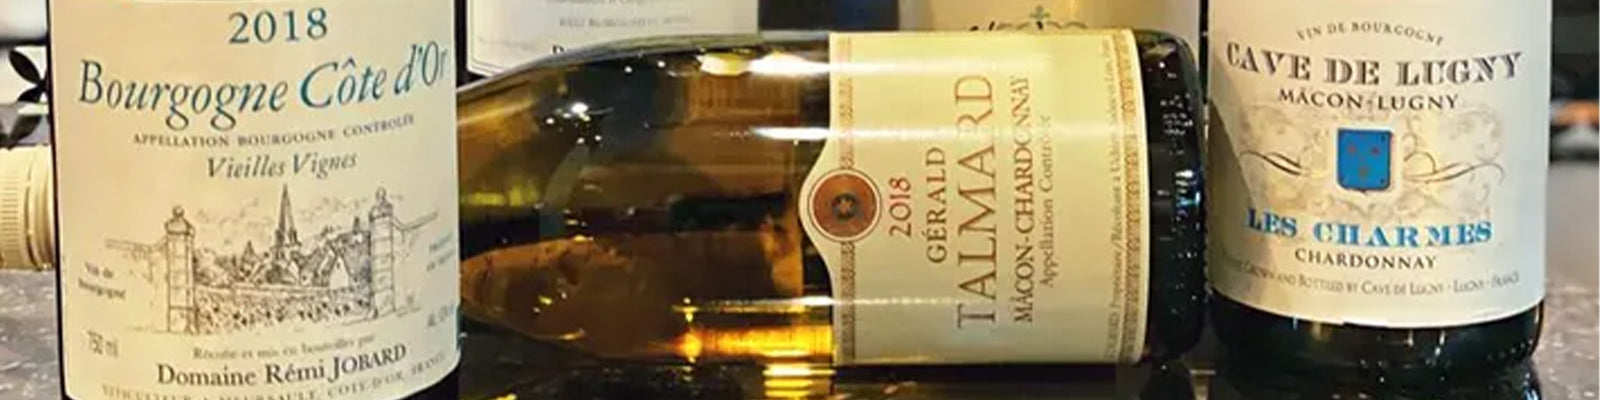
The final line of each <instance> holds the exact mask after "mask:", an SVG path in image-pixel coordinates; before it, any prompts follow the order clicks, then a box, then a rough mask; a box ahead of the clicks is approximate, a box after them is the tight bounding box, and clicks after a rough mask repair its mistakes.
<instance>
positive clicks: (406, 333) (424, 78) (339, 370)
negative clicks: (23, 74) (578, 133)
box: [51, 0, 459, 400]
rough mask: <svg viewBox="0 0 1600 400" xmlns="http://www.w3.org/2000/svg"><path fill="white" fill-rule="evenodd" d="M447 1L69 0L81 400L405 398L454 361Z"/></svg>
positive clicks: (62, 137) (74, 338)
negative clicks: (108, 34)
mask: <svg viewBox="0 0 1600 400" xmlns="http://www.w3.org/2000/svg"><path fill="white" fill-rule="evenodd" d="M452 11H453V10H452V5H451V3H450V2H448V1H437V0H365V1H331V0H274V1H227V2H216V1H213V2H194V1H134V2H130V1H121V0H54V1H52V2H51V15H52V21H51V22H52V24H51V26H52V27H53V29H54V31H53V32H52V35H51V40H52V51H53V52H54V53H53V55H54V57H53V64H54V68H52V70H53V71H54V72H55V73H54V74H53V79H54V87H55V88H57V89H56V90H57V92H56V97H55V99H56V100H57V101H55V102H54V103H55V107H56V108H55V112H56V115H55V116H56V121H57V122H59V125H57V131H56V133H57V134H58V137H57V142H56V145H57V146H58V147H57V155H58V158H57V161H58V163H59V164H58V166H57V168H58V169H57V176H58V177H59V180H60V183H61V185H60V187H59V192H58V195H59V200H58V201H59V203H58V204H59V213H60V214H59V223H60V227H61V231H60V234H59V235H60V236H59V237H60V246H61V250H62V254H61V266H60V279H61V282H64V283H63V284H62V285H61V291H62V292H61V308H62V313H61V318H62V329H61V335H62V338H61V341H62V349H61V351H62V363H63V366H64V368H63V371H64V373H65V375H64V377H63V379H64V381H65V382H64V383H65V390H66V394H67V395H68V396H70V397H72V398H75V399H80V400H90V399H134V398H140V399H144V398H186V399H207V400H223V399H230V398H265V397H261V396H269V397H272V398H295V399H353V398H360V399H398V398H402V397H403V396H405V395H409V394H412V393H415V392H417V391H418V390H420V389H422V388H426V387H429V386H430V385H433V384H435V383H437V382H438V381H439V380H440V379H442V378H443V377H444V376H446V375H447V374H448V373H450V371H452V370H454V369H455V366H456V364H457V360H458V353H457V346H456V333H457V328H456V316H455V312H456V308H457V304H458V302H459V298H458V284H457V276H458V274H459V271H458V265H459V263H458V257H459V255H458V246H457V239H456V236H455V232H456V229H457V219H458V217H457V208H458V207H457V201H456V199H457V193H456V189H455V188H456V152H455V143H456V140H455V114H454V110H455V103H454V100H455V88H454V82H455V81H454V77H455V71H453V70H452V69H451V65H452V64H453V63H452V62H451V61H450V60H453V59H454V58H453V53H454V50H453V49H452V43H453V40H452V39H451V34H452V30H453V29H452V24H451V13H452ZM107 32H116V34H115V39H116V40H107V38H108V36H107ZM140 44H149V45H140Z"/></svg>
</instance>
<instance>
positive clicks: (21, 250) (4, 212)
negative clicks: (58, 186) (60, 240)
mask: <svg viewBox="0 0 1600 400" xmlns="http://www.w3.org/2000/svg"><path fill="white" fill-rule="evenodd" d="M51 193H52V188H51V182H50V148H49V147H43V146H25V147H16V148H11V149H4V148H0V269H26V270H47V269H50V268H51V264H53V263H55V237H54V236H55V219H54V217H53V214H54V212H55V210H54V209H53V207H54V204H53V202H51V200H50V195H51Z"/></svg>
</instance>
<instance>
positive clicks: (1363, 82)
mask: <svg viewBox="0 0 1600 400" xmlns="http://www.w3.org/2000/svg"><path fill="white" fill-rule="evenodd" d="M1211 12H1212V16H1211V21H1212V25H1211V28H1212V29H1211V38H1212V46H1211V54H1210V57H1211V59H1212V62H1211V66H1212V68H1211V72H1212V79H1211V81H1210V82H1211V89H1212V91H1211V102H1212V104H1213V105H1214V109H1215V110H1214V111H1215V117H1214V118H1213V119H1212V122H1213V123H1214V124H1213V128H1212V132H1211V135H1210V136H1211V141H1210V142H1211V151H1210V157H1209V158H1210V160H1209V168H1210V169H1211V172H1212V173H1211V174H1210V175H1209V176H1210V178H1211V186H1210V187H1209V188H1208V189H1209V193H1208V197H1209V198H1210V199H1211V200H1212V201H1211V202H1210V206H1211V207H1212V211H1211V212H1210V213H1208V215H1210V216H1211V218H1212V221H1211V223H1210V224H1209V226H1210V232H1211V234H1212V237H1211V242H1210V245H1211V247H1210V248H1211V250H1212V251H1211V252H1210V263H1209V265H1210V268H1211V269H1210V272H1211V273H1210V277H1211V279H1212V282H1213V284H1214V285H1215V287H1216V291H1217V293H1218V294H1219V296H1218V298H1217V299H1215V303H1216V307H1215V318H1214V319H1213V322H1214V323H1215V326H1216V329H1217V334H1218V336H1219V337H1220V338H1221V340H1222V341H1223V342H1224V343H1226V344H1227V345H1228V347H1229V349H1230V350H1229V353H1231V354H1233V355H1234V356H1236V357H1238V358H1241V359H1244V360H1247V361H1246V362H1251V363H1256V364H1260V365H1266V366H1268V367H1267V368H1275V369H1279V370H1285V371H1296V372H1298V373H1302V374H1305V373H1314V374H1321V375H1326V376H1327V377H1329V378H1330V379H1337V380H1339V381H1341V382H1345V381H1350V382H1362V383H1384V384H1387V385H1409V384H1426V385H1438V384H1441V383H1443V384H1451V383H1453V382H1475V381H1478V380H1481V379H1483V377H1484V376H1488V375H1489V374H1492V373H1494V372H1495V371H1496V370H1499V369H1503V368H1507V367H1509V366H1513V365H1516V364H1518V363H1521V362H1522V361H1523V360H1525V359H1526V358H1527V357H1529V356H1530V355H1531V354H1532V353H1533V351H1534V348H1535V347H1536V346H1537V344H1538V340H1539V332H1540V323H1541V319H1542V317H1541V314H1542V310H1543V307H1542V303H1543V300H1544V294H1545V261H1544V260H1545V218H1546V216H1545V192H1546V180H1547V173H1548V168H1549V165H1548V164H1549V156H1548V153H1549V146H1548V143H1549V134H1548V126H1549V125H1548V122H1547V121H1548V119H1549V118H1550V113H1549V104H1550V103H1549V97H1550V79H1549V78H1550V68H1551V57H1550V51H1551V47H1550V40H1551V37H1550V22H1551V16H1552V13H1551V2H1550V0H1530V1H1518V2H1514V3H1512V2H1505V1H1497V0H1451V1H1424V0H1402V1H1393V0H1318V1H1301V2H1282V1H1272V0H1214V1H1213V3H1212V8H1211Z"/></svg>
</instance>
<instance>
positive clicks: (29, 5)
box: [0, 0, 50, 44]
mask: <svg viewBox="0 0 1600 400" xmlns="http://www.w3.org/2000/svg"><path fill="white" fill-rule="evenodd" d="M44 2H45V0H0V10H6V12H4V13H0V44H14V43H32V42H35V41H41V40H44V38H45V35H46V34H48V33H49V31H50V26H49V24H48V23H46V22H45V13H44V4H45V3H44Z"/></svg>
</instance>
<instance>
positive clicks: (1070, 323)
mask: <svg viewBox="0 0 1600 400" xmlns="http://www.w3.org/2000/svg"><path fill="white" fill-rule="evenodd" d="M830 42H831V43H830V48H831V53H832V54H831V58H830V60H831V61H832V62H833V63H835V65H840V66H843V67H841V68H839V69H836V70H834V71H833V73H832V74H831V79H832V82H831V85H832V88H831V92H830V93H831V98H832V107H831V110H832V117H831V124H832V132H831V134H830V135H829V136H828V140H827V143H826V144H825V146H824V148H823V150H822V152H821V157H820V158H819V159H818V161H817V164H816V165H815V167H814V168H813V169H812V172H811V173H810V175H809V176H808V177H807V179H806V181H805V184H804V187H803V189H802V191H801V192H800V215H801V221H802V223H803V225H804V229H805V232H806V233H807V234H808V235H809V236H810V237H811V238H812V240H813V242H814V244H815V246H816V248H817V250H818V252H819V253H821V255H822V257H823V258H824V260H825V261H826V264H827V266H828V269H829V273H830V275H831V277H832V279H833V282H832V285H833V286H832V287H833V290H834V293H833V294H834V298H835V299H836V301H837V303H836V306H835V308H834V314H833V318H834V319H833V323H834V327H835V330H836V333H835V336H834V337H835V339H836V349H835V350H836V357H835V359H836V360H837V362H839V363H841V364H846V365H849V364H917V363H939V364H952V363H954V364H962V363H993V362H1131V361H1135V360H1138V359H1139V358H1140V356H1141V354H1142V350H1143V349H1144V335H1145V320H1146V307H1147V297H1148V276H1149V274H1150V265H1149V263H1148V260H1149V240H1150V230H1149V225H1148V221H1149V220H1150V210H1149V208H1148V204H1147V203H1148V199H1149V196H1148V192H1149V190H1150V189H1149V182H1148V181H1147V179H1146V176H1147V175H1146V174H1147V169H1148V165H1147V163H1146V149H1145V134H1146V133H1145V116H1144V108H1143V102H1142V100H1141V98H1142V91H1141V90H1142V89H1141V87H1142V81H1141V79H1140V75H1139V69H1138V66H1139V61H1138V59H1137V57H1136V56H1135V55H1136V54H1138V53H1137V48H1136V45H1135V43H1134V41H1133V36H1132V34H1131V33H1129V32H1127V31H1079V32H1078V33H1074V34H1061V35H1049V36H1044V35H993V36H991V35H979V36H971V35H930V34H866V35H861V34H840V35H835V36H833V37H832V38H831V39H830ZM974 60H992V61H984V62H974ZM890 65H892V66H907V67H908V68H910V67H913V66H914V67H915V69H903V70H902V69H892V70H880V69H874V68H871V67H872V66H890ZM857 66H859V67H861V68H855V67H857Z"/></svg>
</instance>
